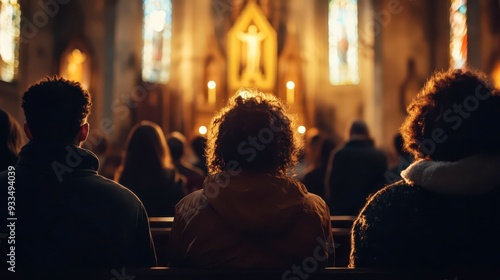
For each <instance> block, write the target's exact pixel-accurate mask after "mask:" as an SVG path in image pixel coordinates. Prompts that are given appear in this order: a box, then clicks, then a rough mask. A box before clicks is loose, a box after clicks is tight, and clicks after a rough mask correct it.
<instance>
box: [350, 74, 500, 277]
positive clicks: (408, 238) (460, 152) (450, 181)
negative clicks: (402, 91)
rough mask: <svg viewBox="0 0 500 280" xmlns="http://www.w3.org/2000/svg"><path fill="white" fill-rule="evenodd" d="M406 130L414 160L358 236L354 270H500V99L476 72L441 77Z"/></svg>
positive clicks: (369, 209) (365, 218) (359, 223)
mask: <svg viewBox="0 0 500 280" xmlns="http://www.w3.org/2000/svg"><path fill="white" fill-rule="evenodd" d="M407 110H408V117H407V118H406V120H405V121H404V123H403V125H402V126H401V129H400V131H401V133H402V135H403V139H404V148H405V149H406V150H407V151H409V152H410V153H411V154H412V155H413V156H414V158H415V162H414V163H412V164H411V165H410V166H409V167H408V168H407V169H405V170H404V171H403V172H402V173H401V176H402V178H403V179H402V180H400V181H398V182H396V183H394V184H392V185H389V186H387V187H385V188H384V189H382V190H380V191H379V192H377V193H376V194H375V195H373V196H372V197H371V198H370V199H369V201H368V202H367V204H366V205H365V207H364V208H363V210H362V211H361V213H360V214H359V216H358V218H357V220H356V221H355V222H354V225H353V229H352V238H351V240H352V244H351V245H352V246H351V257H350V266H351V267H356V268H360V267H384V268H413V269H415V268H418V269H453V268H463V267H468V268H471V267H478V266H482V267H491V266H494V267H496V266H497V265H498V263H499V262H500V239H499V238H498V234H499V233H500V220H499V219H498V217H499V215H500V207H499V205H500V176H498V170H500V145H499V143H500V94H499V93H498V92H496V91H495V90H494V89H493V88H492V86H491V85H490V83H489V82H488V81H487V79H486V76H485V75H484V74H482V73H479V72H477V71H475V70H462V69H458V70H449V71H446V72H437V73H435V74H434V75H433V76H432V77H431V78H430V79H429V81H428V82H427V83H426V85H425V86H424V88H423V89H422V90H421V91H420V92H419V94H418V95H417V96H416V97H415V98H414V99H413V101H412V102H411V104H410V105H409V106H408V109H407Z"/></svg>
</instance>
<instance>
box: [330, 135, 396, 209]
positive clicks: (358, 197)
mask: <svg viewBox="0 0 500 280" xmlns="http://www.w3.org/2000/svg"><path fill="white" fill-rule="evenodd" d="M330 170H331V173H330V174H329V175H330V177H329V187H330V194H329V202H330V208H331V211H332V214H333V215H357V214H358V213H359V211H360V210H361V208H362V207H363V205H365V203H366V199H367V197H368V196H369V195H370V194H372V193H374V192H376V191H378V190H379V189H380V188H382V187H383V186H384V184H385V181H384V180H385V177H384V173H385V172H386V170H387V158H386V156H385V154H384V153H383V152H381V151H379V150H377V149H375V147H374V146H373V142H372V141H363V140H352V141H349V142H347V144H346V145H345V146H344V147H343V148H342V149H340V150H339V151H337V152H336V153H335V155H334V157H333V161H332V162H331V169H330Z"/></svg>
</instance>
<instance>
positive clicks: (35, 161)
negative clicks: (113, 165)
mask: <svg viewBox="0 0 500 280" xmlns="http://www.w3.org/2000/svg"><path fill="white" fill-rule="evenodd" d="M18 166H21V167H28V168H36V169H37V170H41V171H45V172H47V171H49V172H50V171H52V172H51V173H54V172H55V173H57V172H58V171H59V172H62V171H66V172H70V171H71V172H73V171H75V170H82V169H85V170H89V171H93V172H97V169H98V168H99V160H98V159H97V156H96V155H95V154H94V153H92V152H91V151H89V150H86V149H83V148H80V147H78V146H76V145H66V146H52V145H46V144H44V143H38V142H36V141H30V142H28V144H26V145H24V147H23V148H22V149H21V152H20V153H19V161H18Z"/></svg>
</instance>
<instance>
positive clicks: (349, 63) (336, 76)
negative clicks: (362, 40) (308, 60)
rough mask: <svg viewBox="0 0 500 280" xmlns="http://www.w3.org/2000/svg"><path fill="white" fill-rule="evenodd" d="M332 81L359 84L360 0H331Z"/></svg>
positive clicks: (330, 59)
mask: <svg viewBox="0 0 500 280" xmlns="http://www.w3.org/2000/svg"><path fill="white" fill-rule="evenodd" d="M328 38H329V65H330V83H331V84H332V85H346V84H358V83H359V72H358V70H359V69H358V1H357V0H329V3H328Z"/></svg>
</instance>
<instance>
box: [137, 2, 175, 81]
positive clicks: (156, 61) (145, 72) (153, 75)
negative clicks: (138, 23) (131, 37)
mask: <svg viewBox="0 0 500 280" xmlns="http://www.w3.org/2000/svg"><path fill="white" fill-rule="evenodd" d="M143 9H144V19H143V31H142V38H143V43H144V45H143V49H142V78H143V80H144V81H147V82H152V83H166V82H168V80H169V78H170V53H171V41H172V1H171V0H144V2H143Z"/></svg>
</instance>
